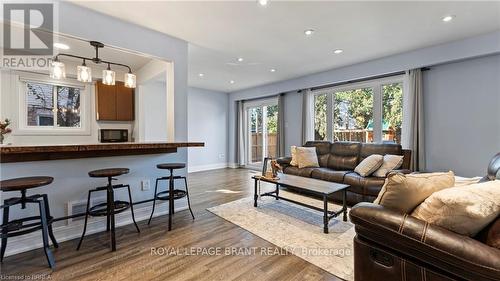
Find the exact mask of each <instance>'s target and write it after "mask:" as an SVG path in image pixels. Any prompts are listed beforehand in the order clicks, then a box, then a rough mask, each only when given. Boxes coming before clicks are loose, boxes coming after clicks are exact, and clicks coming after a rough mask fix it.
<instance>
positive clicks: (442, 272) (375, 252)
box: [349, 153, 500, 281]
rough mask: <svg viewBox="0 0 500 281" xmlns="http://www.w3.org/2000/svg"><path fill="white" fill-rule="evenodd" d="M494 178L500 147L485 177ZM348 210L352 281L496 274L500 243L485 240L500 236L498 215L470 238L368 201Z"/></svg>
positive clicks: (475, 278)
mask: <svg viewBox="0 0 500 281" xmlns="http://www.w3.org/2000/svg"><path fill="white" fill-rule="evenodd" d="M495 178H497V179H499V180H500V153H499V154H497V155H496V156H495V158H493V160H492V161H491V163H490V165H489V167H488V176H487V177H485V178H484V179H483V180H494V179H495ZM349 216H350V218H351V221H352V222H353V223H354V224H355V229H356V237H355V238H354V280H355V281H400V280H407V281H413V280H415V281H420V280H426V281H451V280H470V281H493V280H497V281H498V280H500V249H498V248H494V247H491V246H489V245H494V244H495V243H488V241H490V242H492V240H494V239H498V237H499V236H498V235H499V233H500V217H497V218H496V220H494V221H493V222H492V223H491V224H490V225H488V226H487V227H486V228H485V229H483V230H482V231H481V232H480V233H479V234H478V235H477V236H476V237H474V238H471V237H468V236H464V235H460V234H457V233H455V232H452V231H449V230H446V229H444V228H441V227H439V226H434V225H432V224H428V223H426V222H424V221H421V220H419V219H417V218H414V217H412V216H408V215H405V214H400V213H397V212H394V211H391V210H388V209H387V208H384V207H383V206H379V205H375V204H372V203H360V204H358V205H356V206H354V207H353V208H352V210H351V211H350V213H349ZM495 237H496V238H495ZM495 241H496V243H498V242H499V241H498V240H495Z"/></svg>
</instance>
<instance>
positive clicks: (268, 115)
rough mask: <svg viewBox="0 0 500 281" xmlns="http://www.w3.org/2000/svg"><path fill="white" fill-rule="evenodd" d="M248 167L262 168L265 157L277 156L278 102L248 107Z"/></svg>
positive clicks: (261, 103) (252, 104) (268, 101)
mask: <svg viewBox="0 0 500 281" xmlns="http://www.w3.org/2000/svg"><path fill="white" fill-rule="evenodd" d="M246 115H247V118H246V119H247V128H248V133H247V147H248V152H247V157H246V158H247V165H248V166H250V167H254V168H259V167H261V165H262V163H263V160H264V158H265V157H276V156H277V133H278V132H277V128H278V104H277V101H276V100H274V99H273V100H266V101H261V102H252V103H249V104H248V105H247V106H246Z"/></svg>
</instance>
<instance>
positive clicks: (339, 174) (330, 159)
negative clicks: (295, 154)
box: [278, 141, 411, 206]
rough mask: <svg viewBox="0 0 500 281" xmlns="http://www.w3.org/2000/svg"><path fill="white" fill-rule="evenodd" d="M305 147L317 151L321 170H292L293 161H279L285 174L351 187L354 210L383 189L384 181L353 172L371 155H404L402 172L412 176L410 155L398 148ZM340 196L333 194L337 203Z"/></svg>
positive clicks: (316, 144)
mask: <svg viewBox="0 0 500 281" xmlns="http://www.w3.org/2000/svg"><path fill="white" fill-rule="evenodd" d="M304 146H306V147H313V146H314V147H316V154H317V155H318V162H319V165H320V167H319V168H302V169H300V168H298V167H295V166H290V161H291V160H292V159H291V157H284V158H279V159H278V163H279V164H280V165H281V166H282V167H283V172H284V173H285V174H291V175H297V176H302V177H311V178H316V179H320V180H326V181H331V182H337V183H345V184H348V185H350V187H349V189H348V190H347V203H348V205H350V206H352V205H355V204H356V203H359V202H373V200H375V198H377V195H378V193H379V191H380V189H381V188H382V186H383V185H384V181H385V178H377V177H371V176H369V177H362V176H360V175H359V174H357V173H356V172H354V168H355V167H356V166H357V165H358V164H359V163H360V162H361V161H362V160H363V159H365V158H366V157H368V156H369V155H372V154H381V155H385V154H394V155H403V156H404V160H403V165H402V167H401V168H400V169H401V170H400V171H402V172H404V173H409V172H410V170H409V168H410V160H411V159H410V158H411V151H410V150H405V149H402V148H401V145H398V144H375V143H360V142H333V143H331V142H327V141H308V142H307V143H306V144H304ZM341 196H342V195H341V194H340V193H339V194H333V199H334V200H342V198H341Z"/></svg>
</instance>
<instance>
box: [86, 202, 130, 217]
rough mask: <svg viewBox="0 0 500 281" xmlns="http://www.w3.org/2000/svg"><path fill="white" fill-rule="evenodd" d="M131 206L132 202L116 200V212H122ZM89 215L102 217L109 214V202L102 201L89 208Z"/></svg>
mask: <svg viewBox="0 0 500 281" xmlns="http://www.w3.org/2000/svg"><path fill="white" fill-rule="evenodd" d="M128 208H130V203H129V202H125V201H119V200H117V201H115V211H114V213H115V214H118V213H121V212H123V211H125V210H127V209H128ZM89 215H91V216H94V217H102V216H107V215H108V203H106V202H105V203H100V204H97V205H95V206H93V207H92V208H90V209H89Z"/></svg>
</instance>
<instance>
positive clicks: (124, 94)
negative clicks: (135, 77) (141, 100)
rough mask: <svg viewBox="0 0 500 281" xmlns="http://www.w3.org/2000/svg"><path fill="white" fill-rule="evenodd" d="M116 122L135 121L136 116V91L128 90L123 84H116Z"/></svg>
mask: <svg viewBox="0 0 500 281" xmlns="http://www.w3.org/2000/svg"><path fill="white" fill-rule="evenodd" d="M115 87H116V120H117V121H133V120H134V119H135V114H134V89H131V88H127V87H125V86H124V84H123V82H118V81H117V82H116V85H115Z"/></svg>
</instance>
